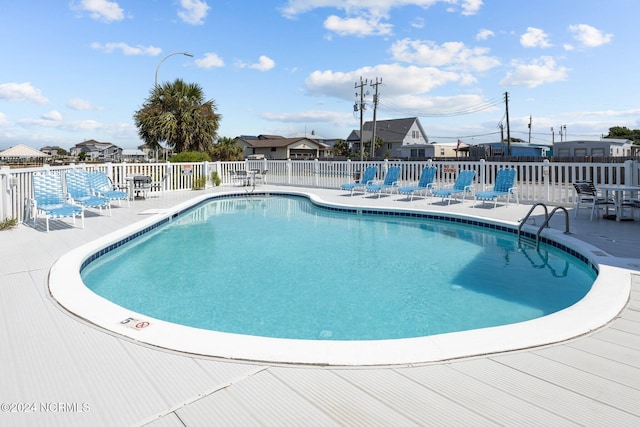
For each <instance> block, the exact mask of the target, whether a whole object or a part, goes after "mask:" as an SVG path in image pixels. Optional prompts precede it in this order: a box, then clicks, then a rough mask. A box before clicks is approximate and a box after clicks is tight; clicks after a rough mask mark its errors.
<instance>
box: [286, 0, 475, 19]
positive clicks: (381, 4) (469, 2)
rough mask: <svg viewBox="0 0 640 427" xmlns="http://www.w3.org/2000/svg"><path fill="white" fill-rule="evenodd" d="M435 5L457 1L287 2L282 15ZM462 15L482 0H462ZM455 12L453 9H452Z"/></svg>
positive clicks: (368, 11)
mask: <svg viewBox="0 0 640 427" xmlns="http://www.w3.org/2000/svg"><path fill="white" fill-rule="evenodd" d="M437 3H445V4H449V5H451V4H453V5H457V4H458V1H457V0H322V1H318V0H289V1H288V2H287V5H286V6H285V7H283V8H282V9H281V10H282V14H283V15H284V16H285V17H287V18H295V17H296V16H298V15H301V14H303V13H306V12H309V11H312V10H314V9H319V8H334V9H338V10H344V11H345V12H346V13H347V14H349V15H358V14H360V13H366V14H369V15H372V16H376V15H377V16H384V15H387V14H388V12H389V11H390V10H391V9H394V8H399V7H403V6H418V7H422V8H424V9H427V8H429V7H430V6H433V5H435V4H437ZM459 3H460V8H461V9H462V12H461V13H462V14H463V15H474V14H476V13H478V11H479V10H480V8H481V7H482V3H483V0H462V1H460V2H459ZM452 10H455V9H452Z"/></svg>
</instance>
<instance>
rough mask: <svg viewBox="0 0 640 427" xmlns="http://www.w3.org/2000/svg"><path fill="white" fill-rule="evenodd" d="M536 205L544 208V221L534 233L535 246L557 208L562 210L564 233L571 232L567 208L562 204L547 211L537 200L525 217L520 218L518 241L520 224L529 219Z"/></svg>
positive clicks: (545, 206) (519, 230) (519, 229)
mask: <svg viewBox="0 0 640 427" xmlns="http://www.w3.org/2000/svg"><path fill="white" fill-rule="evenodd" d="M538 206H542V207H543V208H544V222H543V223H542V225H541V226H540V228H538V232H537V233H536V248H537V247H538V246H539V245H540V234H541V233H542V230H543V229H544V228H545V227H548V226H549V221H550V220H551V217H553V215H554V214H555V213H556V212H557V211H558V210H561V211H563V212H564V228H565V229H564V234H571V232H570V231H569V211H567V209H566V208H565V207H564V206H556V207H555V208H553V210H552V211H551V213H549V210H548V208H547V205H545V204H544V203H541V202H539V203H536V204H535V205H533V206H532V207H531V209H529V212H528V213H527V215H525V217H524V218H523V219H521V220H520V225H519V226H518V242H519V241H520V232H521V231H522V226H523V225H524V224H525V223H526V222H527V220H528V219H529V217H530V216H531V214H532V213H533V211H534V210H535V208H536V207H538Z"/></svg>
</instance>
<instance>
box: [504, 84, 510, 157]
mask: <svg viewBox="0 0 640 427" xmlns="http://www.w3.org/2000/svg"><path fill="white" fill-rule="evenodd" d="M504 104H505V114H506V116H507V117H506V118H507V155H508V156H510V155H511V127H510V126H509V92H505V93H504Z"/></svg>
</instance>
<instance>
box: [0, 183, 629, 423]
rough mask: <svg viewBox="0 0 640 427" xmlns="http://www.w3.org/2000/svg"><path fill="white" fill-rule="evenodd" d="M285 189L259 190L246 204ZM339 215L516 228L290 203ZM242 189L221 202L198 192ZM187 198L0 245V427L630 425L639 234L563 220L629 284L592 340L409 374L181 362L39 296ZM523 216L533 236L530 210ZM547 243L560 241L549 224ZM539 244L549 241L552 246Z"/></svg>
mask: <svg viewBox="0 0 640 427" xmlns="http://www.w3.org/2000/svg"><path fill="white" fill-rule="evenodd" d="M292 189H293V188H291V187H272V186H261V187H260V188H259V190H260V191H278V190H283V191H288V190H292ZM302 190H305V191H309V192H313V193H315V194H317V195H318V196H319V197H320V198H322V199H323V200H326V201H328V202H334V203H340V204H359V205H367V206H381V207H384V206H389V207H394V208H399V207H407V208H409V207H410V208H415V209H429V210H434V211H440V212H442V211H446V212H453V213H463V214H470V215H477V216H484V217H487V218H494V219H500V220H504V221H509V222H514V223H515V222H516V221H517V220H518V219H520V218H522V217H524V216H525V215H526V213H527V212H528V211H529V209H530V208H531V206H530V205H513V204H512V205H509V206H508V207H505V206H498V207H497V208H495V209H494V208H489V207H488V206H487V207H480V206H478V207H475V208H473V207H472V205H473V203H470V202H466V203H464V204H460V203H458V204H452V205H451V206H446V205H440V204H432V205H430V204H427V203H425V201H423V200H421V199H418V200H414V201H412V202H408V201H404V200H398V196H392V197H384V196H383V197H381V198H380V199H373V198H369V197H362V196H354V197H348V196H345V193H344V192H340V191H338V190H326V189H324V190H318V189H313V190H309V189H302ZM223 191H240V192H244V191H245V190H244V189H242V188H240V189H238V188H233V187H224V188H215V189H209V190H205V192H209V193H215V192H223ZM201 194H202V192H192V191H184V192H167V193H165V194H164V195H163V196H162V197H154V198H149V199H146V200H135V201H132V202H131V206H130V207H126V206H122V207H119V206H118V205H117V204H116V205H114V208H113V216H111V217H108V216H99V215H98V214H96V213H88V214H87V216H86V219H85V222H86V227H85V228H84V229H80V228H78V227H73V226H72V225H71V224H70V221H68V220H62V221H52V222H51V232H50V233H46V232H45V231H44V221H42V220H41V221H39V222H38V226H37V228H35V229H34V228H33V227H32V226H30V225H20V226H18V227H16V228H14V229H11V230H8V231H2V232H0V257H1V259H2V262H1V263H0V304H1V314H0V316H1V318H2V323H1V326H0V339H1V340H2V343H3V345H2V347H1V349H0V358H1V360H2V361H3V362H2V364H1V365H0V375H1V377H2V378H3V381H2V383H3V385H2V387H1V388H0V403H1V405H2V406H1V410H2V411H1V412H2V413H0V424H2V425H12V426H32V425H47V426H87V425H91V426H131V425H134V426H135V425H150V426H158V427H159V426H210V425H243V426H245V425H261V426H265V425H274V426H275V425H277V426H280V425H305V426H307V425H318V426H326V425H393V426H400V425H407V426H409V425H439V426H440V425H456V426H461V425H473V426H478V425H532V424H535V425H553V426H558V425H616V426H624V425H628V426H632V425H639V424H640V405H639V404H638V402H640V276H639V274H640V244H639V243H640V221H638V220H636V221H628V222H615V221H608V220H604V219H594V220H593V221H589V212H588V211H587V210H586V209H585V210H584V211H583V212H580V215H578V218H577V219H574V217H573V211H572V209H569V212H570V230H571V233H572V234H571V235H572V237H573V238H576V239H579V240H582V241H584V242H587V243H589V244H590V245H593V246H594V247H595V248H597V250H596V252H598V257H599V260H600V261H601V262H602V263H606V264H609V265H612V266H616V267H622V268H626V269H629V270H632V271H633V272H632V274H631V275H630V276H629V277H630V279H629V280H630V281H631V294H630V298H629V302H628V304H627V306H626V307H625V308H624V310H623V311H622V312H621V313H620V314H619V316H618V318H616V319H614V320H613V321H612V322H610V323H609V324H608V325H605V326H604V327H602V328H600V329H598V330H596V331H593V332H592V333H589V334H587V335H585V336H581V337H577V338H575V339H572V340H570V341H566V342H563V343H557V344H554V345H549V346H543V347H539V348H532V349H526V350H520V351H514V352H509V353H501V354H492V355H486V356H480V357H473V358H465V359H458V360H451V361H447V362H442V363H433V364H419V365H415V366H389V367H378V368H331V367H322V366H317V367H316V366H290V365H268V364H261V363H252V362H236V361H228V360H220V359H215V358H210V357H196V356H185V355H182V354H178V353H175V352H171V351H167V350H162V349H157V348H153V347H150V346H147V345H142V344H140V343H136V342H134V341H132V340H130V339H125V338H122V337H120V336H117V335H114V334H111V333H107V332H105V331H104V330H102V329H100V328H97V327H95V326H93V325H91V324H89V323H87V322H85V321H83V320H81V319H78V318H76V317H75V316H73V315H71V314H70V313H68V312H66V311H65V310H64V309H62V308H61V307H60V306H59V305H58V304H57V303H56V302H55V301H54V300H53V299H52V298H51V297H50V295H49V293H48V288H47V276H48V272H49V269H50V268H51V266H52V264H53V263H54V262H55V261H56V260H57V259H58V258H59V257H60V256H62V255H63V254H65V253H66V252H68V251H69V250H71V249H73V248H75V247H78V246H80V245H82V244H84V243H86V242H89V241H92V240H94V239H96V238H98V237H100V236H104V235H106V234H108V233H110V232H112V231H115V230H118V229H120V228H122V227H125V226H127V225H130V224H132V223H134V222H136V221H138V220H140V219H141V218H147V217H148V215H152V214H153V212H157V210H158V209H163V208H166V207H170V206H173V205H175V204H177V203H180V202H183V201H185V200H188V199H189V198H191V197H194V196H196V195H201ZM535 212H539V213H536V214H535V215H534V217H535V222H536V223H537V224H538V225H539V224H541V222H542V221H541V215H542V211H535ZM551 229H552V230H554V231H558V232H561V231H563V230H564V217H563V215H561V214H558V215H556V216H554V218H553V220H552V221H551ZM552 232H553V231H552Z"/></svg>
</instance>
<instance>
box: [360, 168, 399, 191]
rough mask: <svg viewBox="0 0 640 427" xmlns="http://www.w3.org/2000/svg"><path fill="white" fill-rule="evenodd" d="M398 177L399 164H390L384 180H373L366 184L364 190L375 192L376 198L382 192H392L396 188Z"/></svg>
mask: <svg viewBox="0 0 640 427" xmlns="http://www.w3.org/2000/svg"><path fill="white" fill-rule="evenodd" d="M399 178H400V166H392V167H390V168H389V170H387V174H386V175H385V177H384V181H383V182H380V183H376V182H375V181H373V182H371V183H369V184H367V186H366V187H365V191H366V192H367V193H377V194H378V198H380V195H381V194H382V193H383V192H389V193H393V191H394V190H397V189H398V179H399Z"/></svg>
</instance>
